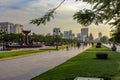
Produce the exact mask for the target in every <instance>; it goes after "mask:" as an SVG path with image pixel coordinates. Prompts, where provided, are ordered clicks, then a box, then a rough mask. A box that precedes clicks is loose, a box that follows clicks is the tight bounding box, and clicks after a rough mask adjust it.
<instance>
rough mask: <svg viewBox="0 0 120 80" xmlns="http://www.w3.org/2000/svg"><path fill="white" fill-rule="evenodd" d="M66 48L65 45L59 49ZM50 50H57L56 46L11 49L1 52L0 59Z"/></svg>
mask: <svg viewBox="0 0 120 80" xmlns="http://www.w3.org/2000/svg"><path fill="white" fill-rule="evenodd" d="M64 48H65V46H59V47H58V50H60V49H64ZM49 50H56V48H55V47H50V48H45V49H40V50H20V51H11V52H0V59H1V58H7V57H14V56H21V55H28V54H35V53H41V52H44V51H49Z"/></svg>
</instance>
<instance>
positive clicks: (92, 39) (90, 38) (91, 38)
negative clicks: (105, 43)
mask: <svg viewBox="0 0 120 80" xmlns="http://www.w3.org/2000/svg"><path fill="white" fill-rule="evenodd" d="M89 41H90V42H93V41H94V38H93V35H92V33H90V36H89Z"/></svg>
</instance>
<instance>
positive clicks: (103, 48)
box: [87, 45, 111, 51]
mask: <svg viewBox="0 0 120 80" xmlns="http://www.w3.org/2000/svg"><path fill="white" fill-rule="evenodd" d="M87 50H88V51H92V50H95V51H99V50H104V51H108V50H111V49H110V48H108V47H106V46H104V45H101V48H96V45H94V46H93V47H91V48H89V49H87Z"/></svg>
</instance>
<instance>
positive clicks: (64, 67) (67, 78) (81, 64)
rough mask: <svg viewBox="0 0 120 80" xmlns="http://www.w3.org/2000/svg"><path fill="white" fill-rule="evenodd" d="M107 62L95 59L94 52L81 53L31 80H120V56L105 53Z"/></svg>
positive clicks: (114, 53)
mask: <svg viewBox="0 0 120 80" xmlns="http://www.w3.org/2000/svg"><path fill="white" fill-rule="evenodd" d="M107 53H108V57H109V58H108V59H107V60H98V59H96V52H83V53H81V54H79V55H77V56H75V57H73V58H72V59H70V60H68V61H67V62H65V63H63V64H61V65H59V66H57V67H55V68H53V69H51V70H49V71H47V72H45V73H43V74H41V75H39V76H37V77H35V78H33V79H32V80H73V79H74V78H75V77H104V78H112V80H120V77H119V76H120V54H119V53H117V52H107Z"/></svg>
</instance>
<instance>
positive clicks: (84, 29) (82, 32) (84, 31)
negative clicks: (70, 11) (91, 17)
mask: <svg viewBox="0 0 120 80" xmlns="http://www.w3.org/2000/svg"><path fill="white" fill-rule="evenodd" d="M87 35H88V28H82V29H81V37H82V40H83V41H85V38H86V37H87Z"/></svg>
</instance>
